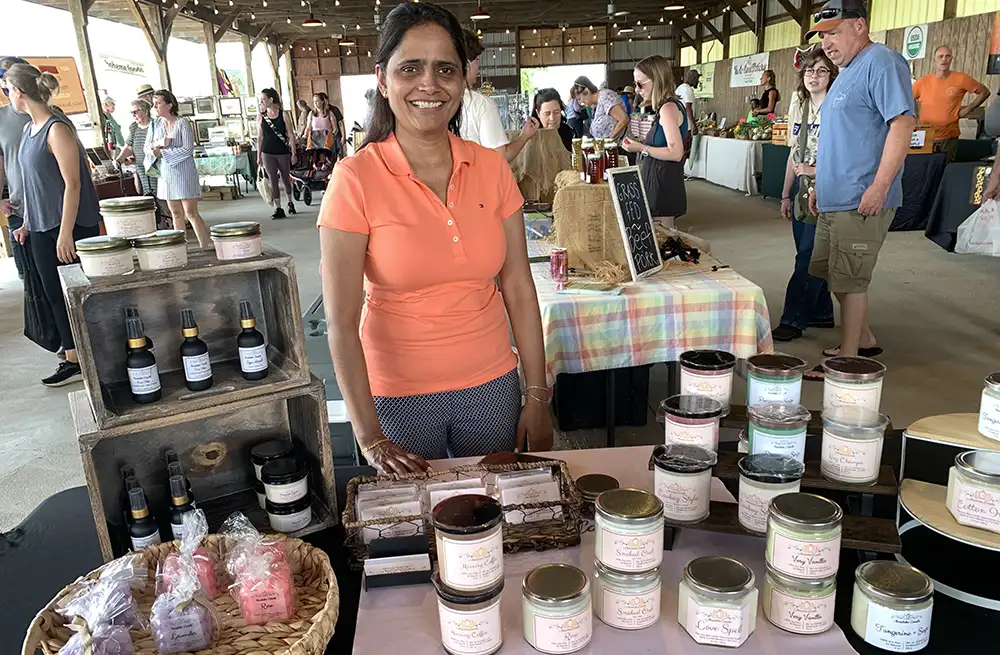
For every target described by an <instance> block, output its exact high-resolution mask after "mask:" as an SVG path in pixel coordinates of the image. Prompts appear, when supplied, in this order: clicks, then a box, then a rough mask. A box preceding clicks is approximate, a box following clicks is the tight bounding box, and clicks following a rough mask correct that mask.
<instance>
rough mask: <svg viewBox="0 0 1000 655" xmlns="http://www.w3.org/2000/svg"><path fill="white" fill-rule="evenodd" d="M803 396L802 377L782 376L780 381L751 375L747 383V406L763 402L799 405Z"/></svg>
mask: <svg viewBox="0 0 1000 655" xmlns="http://www.w3.org/2000/svg"><path fill="white" fill-rule="evenodd" d="M801 397H802V378H800V377H798V378H780V381H775V380H762V379H760V378H758V377H757V376H755V375H752V374H751V375H750V382H749V383H748V384H747V407H750V406H751V405H759V404H761V403H784V404H785V405H798V404H799V400H801Z"/></svg>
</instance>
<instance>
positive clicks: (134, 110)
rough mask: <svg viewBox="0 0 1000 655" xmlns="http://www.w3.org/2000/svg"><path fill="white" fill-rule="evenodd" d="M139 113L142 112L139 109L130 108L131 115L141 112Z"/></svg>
mask: <svg viewBox="0 0 1000 655" xmlns="http://www.w3.org/2000/svg"><path fill="white" fill-rule="evenodd" d="M141 113H142V111H140V110H138V109H133V110H132V115H133V116H135V115H137V114H141Z"/></svg>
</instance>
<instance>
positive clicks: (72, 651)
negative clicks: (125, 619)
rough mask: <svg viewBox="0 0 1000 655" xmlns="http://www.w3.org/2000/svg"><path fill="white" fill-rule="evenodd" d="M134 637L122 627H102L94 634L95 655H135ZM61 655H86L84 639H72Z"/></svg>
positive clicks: (61, 650)
mask: <svg viewBox="0 0 1000 655" xmlns="http://www.w3.org/2000/svg"><path fill="white" fill-rule="evenodd" d="M133 652H134V651H133V649H132V637H130V636H129V634H128V630H127V629H126V628H123V627H122V626H120V625H101V626H99V627H98V628H97V631H96V632H95V633H94V650H93V653H94V655H133ZM59 655H84V649H83V639H82V638H81V637H80V635H78V634H74V635H73V636H72V637H70V639H69V641H67V642H66V645H65V646H63V647H62V648H61V649H60V650H59Z"/></svg>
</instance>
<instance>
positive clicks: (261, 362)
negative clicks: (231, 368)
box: [240, 344, 267, 373]
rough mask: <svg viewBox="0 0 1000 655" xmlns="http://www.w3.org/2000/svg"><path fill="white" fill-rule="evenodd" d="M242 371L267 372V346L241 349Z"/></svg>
mask: <svg viewBox="0 0 1000 655" xmlns="http://www.w3.org/2000/svg"><path fill="white" fill-rule="evenodd" d="M240 370H242V371H243V372H244V373H258V372H260V371H265V370H267V344H261V345H259V346H254V347H253V348H240Z"/></svg>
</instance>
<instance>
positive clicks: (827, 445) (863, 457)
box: [820, 430, 882, 484]
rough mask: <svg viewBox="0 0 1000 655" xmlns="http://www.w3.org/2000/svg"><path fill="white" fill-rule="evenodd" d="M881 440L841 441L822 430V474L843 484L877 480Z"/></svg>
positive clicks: (839, 438) (880, 456) (827, 431)
mask: <svg viewBox="0 0 1000 655" xmlns="http://www.w3.org/2000/svg"><path fill="white" fill-rule="evenodd" d="M881 459H882V440H881V439H869V440H867V441H859V440H857V439H842V438H841V437H838V436H836V435H834V434H833V433H832V432H830V431H829V430H823V459H822V461H821V463H820V469H821V470H822V472H823V474H824V475H826V476H828V477H831V478H834V479H835V480H842V481H844V482H857V483H862V484H863V483H866V482H871V481H873V480H875V479H877V478H878V468H879V463H880V462H881Z"/></svg>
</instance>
